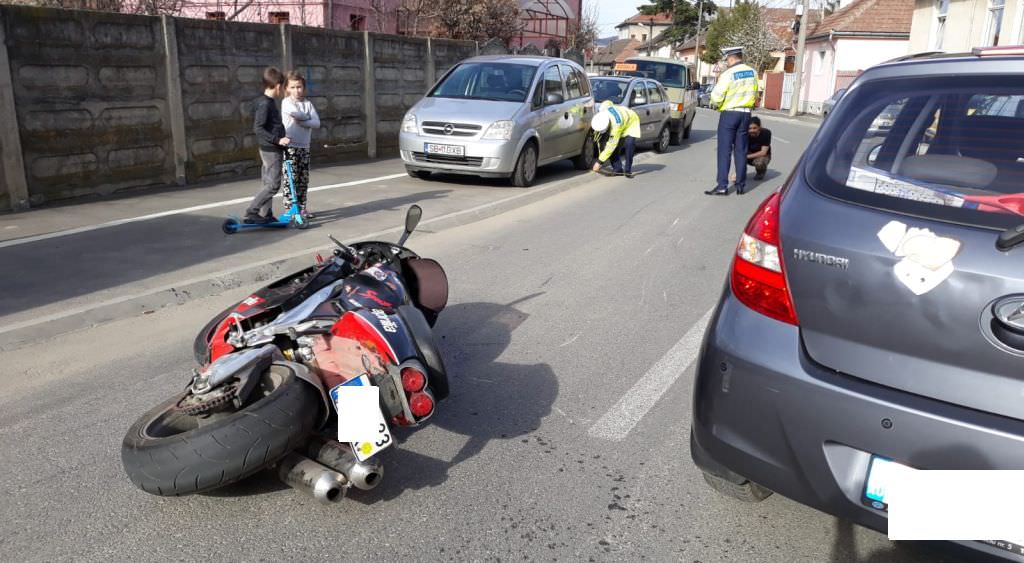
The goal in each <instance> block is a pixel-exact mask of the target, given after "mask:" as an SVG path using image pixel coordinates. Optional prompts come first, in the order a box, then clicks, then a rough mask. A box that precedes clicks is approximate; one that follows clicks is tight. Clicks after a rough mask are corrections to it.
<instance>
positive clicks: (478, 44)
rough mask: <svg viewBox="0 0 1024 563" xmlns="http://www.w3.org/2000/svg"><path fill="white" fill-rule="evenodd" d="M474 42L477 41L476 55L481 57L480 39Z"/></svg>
mask: <svg viewBox="0 0 1024 563" xmlns="http://www.w3.org/2000/svg"><path fill="white" fill-rule="evenodd" d="M473 43H476V56H478V57H479V56H480V42H479V41H474V42H473Z"/></svg>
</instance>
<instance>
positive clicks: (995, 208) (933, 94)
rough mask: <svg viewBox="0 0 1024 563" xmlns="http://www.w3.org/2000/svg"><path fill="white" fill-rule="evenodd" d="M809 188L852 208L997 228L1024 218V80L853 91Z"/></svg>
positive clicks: (914, 83) (814, 162) (901, 84)
mask: <svg viewBox="0 0 1024 563" xmlns="http://www.w3.org/2000/svg"><path fill="white" fill-rule="evenodd" d="M844 99H845V101H844V102H843V105H842V108H841V109H839V108H837V112H836V114H835V115H834V116H833V117H830V118H829V119H830V120H832V119H834V120H835V121H833V122H832V123H831V124H830V127H829V128H828V132H827V133H825V134H824V135H823V138H822V139H819V140H818V142H816V143H815V146H814V147H813V148H812V149H811V152H810V155H809V159H810V160H809V163H810V166H809V167H808V180H809V181H810V182H811V184H812V185H813V186H814V187H815V188H816V189H819V190H820V191H823V192H826V193H828V194H830V195H834V196H836V197H840V198H843V199H847V200H850V201H854V202H858V203H862V204H865V205H870V206H873V207H879V208H884V209H889V210H892V211H897V212H901V213H908V214H914V215H917V216H923V217H930V218H934V219H939V220H946V221H954V222H958V223H966V224H972V225H977V226H981V227H989V228H1000V229H1002V228H1008V227H1010V226H1014V225H1017V224H1019V223H1020V222H1021V216H1024V191H1022V190H1024V135H1021V134H1020V132H1021V131H1022V130H1024V80H1022V79H1021V78H1020V77H1010V76H1001V77H987V78H978V77H970V78H967V77H943V78H927V79H909V78H908V79H903V80H899V81H879V82H877V83H871V84H868V85H866V86H865V87H861V88H857V87H855V88H853V89H852V90H850V91H849V92H847V93H846V95H845V96H844Z"/></svg>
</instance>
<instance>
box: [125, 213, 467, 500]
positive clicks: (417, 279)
mask: <svg viewBox="0 0 1024 563" xmlns="http://www.w3.org/2000/svg"><path fill="white" fill-rule="evenodd" d="M421 216H422V210H421V209H420V207H419V206H416V205H413V206H412V207H410V208H409V210H408V212H407V214H406V221H405V232H404V233H403V235H402V237H401V239H400V240H399V242H398V243H397V244H393V243H387V242H377V241H368V242H359V243H353V244H352V245H351V246H349V245H346V244H343V243H341V242H339V241H338V240H336V239H334V237H331V240H332V241H333V242H334V243H335V246H336V248H335V249H334V252H333V255H332V256H331V257H330V258H329V259H327V260H324V259H323V258H321V257H320V256H319V255H318V256H317V261H318V263H317V264H316V265H314V266H311V267H310V268H306V269H304V270H302V271H299V272H296V273H295V274H292V275H290V276H288V277H285V278H283V279H281V280H278V281H276V282H274V283H271V284H270V285H268V286H266V287H264V288H262V289H260V290H258V291H257V292H255V293H254V294H252V295H250V296H249V297H248V298H246V299H244V300H242V301H241V302H239V303H237V304H236V305H233V306H232V307H229V308H228V309H227V310H225V311H223V312H222V313H220V314H219V315H217V316H216V317H214V318H213V319H212V320H211V321H210V322H209V323H208V324H207V325H206V326H205V327H204V328H203V329H202V330H201V331H200V332H199V334H198V336H197V337H196V340H195V345H194V354H195V357H196V361H197V363H198V364H199V365H200V366H201V367H200V368H198V369H195V370H194V372H193V377H192V379H191V381H190V382H189V384H188V386H187V387H186V388H185V390H184V391H182V392H181V393H178V394H176V395H175V396H174V397H173V398H171V399H169V400H168V401H166V402H165V403H163V404H161V405H159V406H157V407H155V408H153V409H152V410H150V411H149V412H147V413H146V414H144V415H142V417H141V418H139V419H138V421H136V422H135V424H134V425H132V427H131V428H130V429H129V430H128V433H127V434H126V435H125V437H124V442H123V444H122V447H121V461H122V463H123V465H124V469H125V472H126V473H127V474H128V477H129V478H130V479H131V480H132V482H133V483H134V484H135V485H136V486H137V487H139V488H140V489H142V490H143V491H145V492H147V493H151V494H155V495H161V496H179V495H188V494H194V493H202V492H206V491H210V490H212V489H216V488H218V487H222V486H224V485H228V484H230V483H234V482H237V481H239V480H241V479H244V478H246V477H248V476H250V475H253V474H254V473H256V472H258V471H261V470H263V469H265V468H268V467H271V466H274V467H275V469H276V471H277V473H278V475H279V477H280V478H281V479H282V480H283V481H284V482H285V483H287V484H289V485H291V486H293V487H295V488H298V489H300V490H303V491H305V492H307V493H310V494H312V495H313V496H315V497H316V498H317V499H318V500H320V501H323V502H336V501H339V500H341V499H342V498H343V497H344V496H345V494H346V492H347V491H348V489H349V488H350V487H353V486H354V487H356V488H359V489H364V490H369V489H372V488H374V487H375V486H376V485H377V484H378V483H379V482H380V480H381V478H382V476H383V466H382V465H381V462H380V458H379V457H378V455H377V454H379V453H380V452H381V451H383V450H384V449H386V448H388V447H390V446H392V445H394V443H395V439H394V437H393V436H392V434H391V428H392V427H395V426H397V427H412V426H418V425H420V424H423V423H424V422H426V421H427V420H428V419H429V418H430V417H431V415H433V414H434V411H435V409H436V404H437V401H439V400H441V399H444V398H445V397H447V396H448V376H447V374H446V372H445V368H444V363H443V361H442V360H441V356H440V354H439V353H438V349H437V346H436V343H435V341H434V336H433V332H432V327H433V325H434V323H435V322H436V320H437V317H438V315H439V314H440V313H441V311H442V310H443V309H444V307H445V305H446V304H447V301H448V280H447V277H446V275H445V272H444V270H443V269H442V268H441V266H440V264H438V263H437V262H436V261H434V260H430V259H425V258H421V257H420V256H418V255H417V254H416V253H415V252H413V251H412V250H409V249H408V248H406V247H405V246H404V244H405V242H406V240H408V238H409V236H410V235H411V234H412V232H413V231H414V230H415V228H416V225H417V224H418V223H419V220H420V218H421ZM356 386H363V387H365V386H374V387H376V388H377V393H379V405H378V406H379V410H380V412H379V414H380V418H379V421H380V424H379V425H378V424H377V421H370V422H371V423H372V426H373V428H375V429H376V434H375V435H374V436H373V437H372V438H373V439H371V440H367V441H361V442H340V441H338V440H337V439H336V438H337V437H338V435H337V434H334V435H332V433H331V432H332V431H331V426H332V425H331V422H332V421H334V422H335V424H337V422H336V421H337V420H338V419H339V417H340V416H341V415H342V414H344V413H340V412H338V410H337V409H338V405H340V404H343V403H342V402H341V401H340V399H341V398H342V395H344V394H345V393H348V392H350V389H351V388H352V387H356ZM345 404H348V403H345ZM353 412H354V411H353ZM374 414H375V415H376V414H377V413H376V411H374ZM388 423H390V424H388ZM338 431H339V432H340V431H341V429H340V428H339V430H338Z"/></svg>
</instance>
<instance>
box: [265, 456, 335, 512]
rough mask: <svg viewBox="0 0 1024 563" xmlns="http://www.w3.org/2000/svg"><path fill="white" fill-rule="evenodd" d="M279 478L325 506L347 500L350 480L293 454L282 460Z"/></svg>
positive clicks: (278, 472)
mask: <svg viewBox="0 0 1024 563" xmlns="http://www.w3.org/2000/svg"><path fill="white" fill-rule="evenodd" d="M277 476H278V477H279V478H280V479H281V480H282V481H284V483H285V484H286V485H288V486H290V487H292V488H295V489H298V490H300V491H303V492H305V493H307V494H310V495H312V496H313V498H315V499H316V500H318V501H320V502H322V503H324V504H332V503H335V502H339V501H341V499H343V498H345V489H347V488H348V479H346V478H345V476H344V475H342V474H340V473H337V472H335V471H331V470H330V469H328V468H326V467H324V466H323V465H320V464H319V463H317V462H315V461H313V460H311V459H309V458H307V457H305V456H303V455H300V454H298V453H295V452H292V453H290V454H288V455H287V456H285V458H284V459H283V460H281V462H280V465H279V466H278V470H277Z"/></svg>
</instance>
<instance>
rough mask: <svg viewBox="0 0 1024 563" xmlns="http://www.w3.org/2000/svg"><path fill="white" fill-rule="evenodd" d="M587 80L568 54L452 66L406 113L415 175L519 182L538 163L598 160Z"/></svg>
mask: <svg viewBox="0 0 1024 563" xmlns="http://www.w3.org/2000/svg"><path fill="white" fill-rule="evenodd" d="M593 113H594V99H593V97H592V96H591V94H590V82H589V81H588V79H587V77H586V75H585V74H584V72H583V69H582V68H581V67H580V66H579V65H577V64H576V63H574V62H572V61H569V60H565V59H552V58H547V57H512V56H504V57H493V56H492V57H476V58H473V59H468V60H466V61H463V62H461V63H459V64H458V65H457V66H455V67H454V68H453V69H451V70H450V71H449V72H448V73H447V74H446V75H445V76H444V77H443V78H441V80H440V81H438V83H437V85H436V86H434V88H433V89H431V91H430V92H428V93H427V95H426V97H424V98H423V99H422V100H420V101H419V102H417V103H416V105H414V106H413V107H412V108H411V109H410V110H409V111H408V113H406V115H405V118H404V119H403V121H402V129H401V133H400V134H399V146H400V149H401V156H402V160H403V162H404V163H405V167H406V170H407V171H408V172H409V174H410V175H411V176H415V177H418V178H427V177H429V176H430V174H431V173H432V172H444V173H449V174H467V175H474V176H482V177H495V178H509V179H510V180H511V181H512V183H513V184H514V185H516V186H520V187H528V186H530V185H532V184H533V182H534V180H535V179H536V174H537V168H538V166H543V165H545V164H549V163H552V162H556V161H559V160H563V159H572V160H573V163H574V164H575V166H576V168H577V169H580V170H585V169H587V168H589V167H590V166H591V165H592V164H593V161H594V153H595V150H594V141H593V138H592V137H591V136H590V135H588V134H587V132H588V131H589V129H590V120H591V119H592V118H593Z"/></svg>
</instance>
